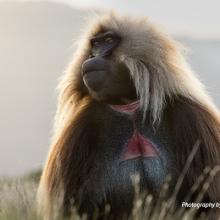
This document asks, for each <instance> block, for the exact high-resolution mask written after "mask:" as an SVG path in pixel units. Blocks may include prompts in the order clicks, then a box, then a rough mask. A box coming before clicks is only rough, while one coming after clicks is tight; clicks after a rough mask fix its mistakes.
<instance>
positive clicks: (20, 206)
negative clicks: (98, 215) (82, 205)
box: [0, 174, 206, 220]
mask: <svg viewBox="0 0 220 220" xmlns="http://www.w3.org/2000/svg"><path fill="white" fill-rule="evenodd" d="M38 178H39V177H38V176H36V175H35V174H31V175H28V176H25V177H22V178H17V179H1V180H0V220H42V218H41V217H40V216H38V214H37V211H36V203H35V195H36V191H37V186H38ZM136 185H137V184H136ZM167 188H168V183H166V184H164V187H163V189H162V191H161V196H160V198H159V199H158V202H157V203H156V205H152V201H153V198H152V196H151V195H148V196H146V195H143V194H142V195H141V194H139V191H138V187H135V191H136V198H135V202H134V208H133V211H132V214H131V216H130V218H129V220H142V219H150V220H176V219H178V220H180V219H184V220H191V219H194V218H195V214H196V211H197V210H196V209H187V210H184V209H183V208H180V209H178V210H175V211H173V209H172V205H173V201H174V200H173V199H171V198H168V199H164V198H165V192H166V190H167ZM144 201H145V206H144V208H143V202H144ZM150 213H151V217H149V216H150ZM71 219H72V220H79V219H81V218H80V217H79V216H78V215H77V214H76V212H73V215H72V217H71ZM200 219H206V218H205V217H202V216H201V217H200ZM56 220H61V218H59V217H57V218H56Z"/></svg>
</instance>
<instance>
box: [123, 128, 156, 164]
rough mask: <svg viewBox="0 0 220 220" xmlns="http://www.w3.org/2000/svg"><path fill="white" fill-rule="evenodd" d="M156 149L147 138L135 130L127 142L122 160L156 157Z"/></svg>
mask: <svg viewBox="0 0 220 220" xmlns="http://www.w3.org/2000/svg"><path fill="white" fill-rule="evenodd" d="M157 156H158V154H157V150H156V148H155V147H154V145H153V144H152V143H151V142H150V140H149V139H147V138H145V137H144V136H143V135H142V134H140V133H139V132H138V131H137V130H135V131H134V134H133V136H132V137H131V139H130V140H129V142H128V145H127V146H126V149H125V151H124V154H123V158H122V160H123V161H124V160H131V159H135V158H137V157H157Z"/></svg>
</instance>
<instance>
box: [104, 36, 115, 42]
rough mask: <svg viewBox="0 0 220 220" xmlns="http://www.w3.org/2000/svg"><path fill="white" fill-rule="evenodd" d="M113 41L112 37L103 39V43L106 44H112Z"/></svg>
mask: <svg viewBox="0 0 220 220" xmlns="http://www.w3.org/2000/svg"><path fill="white" fill-rule="evenodd" d="M113 41H114V40H113V38H112V37H107V38H105V42H107V43H112V42H113Z"/></svg>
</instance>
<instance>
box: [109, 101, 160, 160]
mask: <svg viewBox="0 0 220 220" xmlns="http://www.w3.org/2000/svg"><path fill="white" fill-rule="evenodd" d="M139 106H140V102H139V101H136V102H132V103H130V104H127V105H111V106H110V107H111V108H112V109H113V110H115V111H118V112H121V113H125V114H128V115H129V116H131V118H133V122H134V118H135V114H136V111H137V110H138V109H139ZM133 124H134V133H133V135H132V137H131V139H130V140H129V141H128V143H127V146H126V147H125V150H124V153H123V156H122V161H126V160H132V159H136V158H138V157H145V158H148V157H149V158H152V157H157V156H158V152H157V150H156V148H155V146H154V145H153V143H151V141H150V140H149V139H148V138H146V137H144V136H143V135H142V134H140V132H139V131H138V130H137V129H136V127H135V123H133Z"/></svg>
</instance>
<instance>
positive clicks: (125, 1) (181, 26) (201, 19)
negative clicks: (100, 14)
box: [18, 0, 220, 39]
mask: <svg viewBox="0 0 220 220" xmlns="http://www.w3.org/2000/svg"><path fill="white" fill-rule="evenodd" d="M18 1H30V0H18ZM32 1H38V2H39V1H40V0H32ZM42 1H53V2H60V3H65V4H69V5H71V6H73V7H79V8H84V9H89V10H92V9H97V8H100V9H102V8H104V9H108V10H109V9H114V10H117V11H119V12H123V13H129V14H132V15H145V16H148V17H150V18H151V20H153V21H155V22H156V23H158V24H159V25H162V26H163V27H164V28H165V30H168V31H169V32H171V33H174V34H178V35H190V36H194V37H196V38H214V39H215V38H217V39H220V13H219V9H220V1H219V0H211V1H207V0H203V1H202V0H184V1H178V0H137V1H135V0H42Z"/></svg>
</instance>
